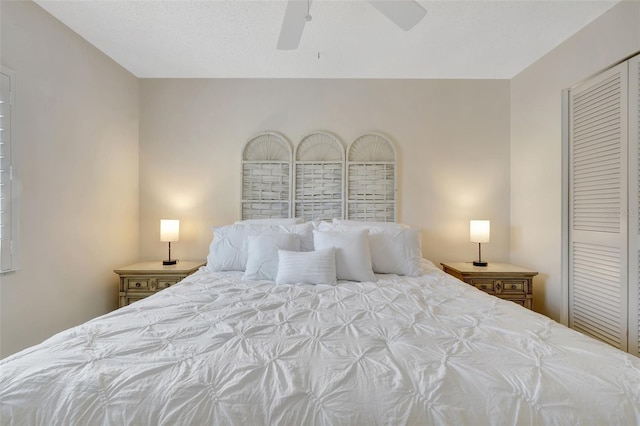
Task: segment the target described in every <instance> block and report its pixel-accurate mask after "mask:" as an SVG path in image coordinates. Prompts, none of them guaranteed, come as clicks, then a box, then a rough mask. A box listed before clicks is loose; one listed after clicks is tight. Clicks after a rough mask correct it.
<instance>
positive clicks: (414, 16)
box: [369, 0, 427, 31]
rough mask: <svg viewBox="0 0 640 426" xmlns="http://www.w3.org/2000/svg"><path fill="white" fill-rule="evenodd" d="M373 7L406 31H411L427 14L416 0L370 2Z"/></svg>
mask: <svg viewBox="0 0 640 426" xmlns="http://www.w3.org/2000/svg"><path fill="white" fill-rule="evenodd" d="M369 3H371V6H373V7H375V8H376V9H378V12H380V13H382V14H383V15H384V16H386V17H387V18H389V19H390V20H391V21H393V23H394V24H396V25H397V26H399V27H400V28H402V29H403V30H405V31H409V30H410V29H411V28H413V27H414V26H415V25H416V24H417V23H418V22H420V21H421V20H422V18H424V17H425V15H426V14H427V11H426V10H425V8H424V7H422V6H420V4H419V3H418V2H416V1H414V0H395V1H394V0H369Z"/></svg>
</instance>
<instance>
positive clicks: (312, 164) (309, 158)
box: [293, 131, 345, 220]
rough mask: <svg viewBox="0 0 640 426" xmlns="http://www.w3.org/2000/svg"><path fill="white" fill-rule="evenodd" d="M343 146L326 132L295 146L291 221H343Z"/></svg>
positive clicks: (307, 137) (314, 133) (303, 140)
mask: <svg viewBox="0 0 640 426" xmlns="http://www.w3.org/2000/svg"><path fill="white" fill-rule="evenodd" d="M344 160H345V152H344V145H343V144H342V142H340V140H339V139H338V138H337V137H336V136H335V135H333V134H331V133H329V132H322V131H319V132H313V133H309V134H308V135H306V136H304V137H303V138H302V140H300V143H299V144H298V145H297V146H296V151H295V166H294V188H295V189H294V205H293V212H294V216H295V217H300V218H303V219H305V220H314V219H325V220H326V219H331V218H334V217H338V218H342V217H344Z"/></svg>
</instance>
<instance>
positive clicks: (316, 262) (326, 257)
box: [276, 247, 336, 284]
mask: <svg viewBox="0 0 640 426" xmlns="http://www.w3.org/2000/svg"><path fill="white" fill-rule="evenodd" d="M276 283H277V284H297V283H304V284H335V283H336V255H335V249H334V248H333V247H331V248H327V249H324V250H317V251H308V252H295V251H287V250H278V274H277V275H276Z"/></svg>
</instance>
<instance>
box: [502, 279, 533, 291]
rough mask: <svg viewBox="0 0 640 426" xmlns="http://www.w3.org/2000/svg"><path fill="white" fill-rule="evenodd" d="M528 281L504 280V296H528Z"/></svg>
mask: <svg viewBox="0 0 640 426" xmlns="http://www.w3.org/2000/svg"><path fill="white" fill-rule="evenodd" d="M528 282H529V281H528V280H502V285H501V287H502V290H501V292H502V294H526V293H527V284H528Z"/></svg>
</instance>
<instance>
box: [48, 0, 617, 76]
mask: <svg viewBox="0 0 640 426" xmlns="http://www.w3.org/2000/svg"><path fill="white" fill-rule="evenodd" d="M419 2H420V4H421V5H422V6H423V7H425V8H426V9H427V16H426V17H425V19H423V20H422V21H421V22H420V23H419V24H418V25H417V26H416V27H414V28H413V29H412V30H411V31H409V32H404V31H402V30H401V29H399V28H398V27H396V26H395V25H394V24H393V23H392V22H390V21H389V20H387V18H385V17H384V16H383V15H382V14H381V13H379V12H378V11H377V10H376V9H375V8H373V7H372V6H371V5H370V4H368V3H367V2H366V1H362V0H360V1H338V0H330V1H329V0H315V1H313V2H312V3H311V15H312V16H313V20H312V21H311V22H310V23H308V24H307V25H306V27H305V30H304V33H303V35H302V40H301V42H300V47H299V49H298V50H294V51H279V50H276V43H277V41H278V35H279V33H280V26H281V23H282V18H283V15H284V11H285V8H286V2H284V1H241V0H235V1H188V0H182V1H167V0H155V1H149V0H147V1H141V0H137V1H122V0H117V1H94V0H83V1H66V0H54V1H51V0H47V1H43V0H36V3H37V4H39V5H40V6H41V7H43V8H44V9H45V10H47V11H48V12H49V13H51V14H52V15H53V16H55V17H56V18H58V19H59V20H60V21H62V22H63V23H64V24H66V25H67V26H69V27H70V28H71V29H73V30H74V31H76V32H77V33H78V34H80V36H82V37H83V38H85V39H86V40H87V41H89V42H90V43H91V44H93V45H94V46H96V47H97V48H98V49H100V50H102V51H103V52H104V53H106V54H107V55H108V56H110V57H111V58H113V59H114V60H115V61H116V62H118V63H119V64H121V65H122V66H123V67H125V68H126V69H128V70H129V71H130V72H132V73H133V74H135V75H136V76H138V77H142V78H198V77H201V78H206V77H216V78H498V79H501V78H511V77H513V76H514V75H516V74H518V73H519V72H520V71H522V70H523V69H524V68H526V67H527V66H528V65H530V64H531V63H532V62H534V61H535V60H537V59H538V58H540V57H541V56H543V55H544V54H545V53H547V52H549V51H550V50H551V49H553V48H554V47H555V46H557V45H558V44H560V43H561V42H562V41H564V40H565V39H567V38H568V37H570V36H571V35H572V34H575V33H576V32H577V31H578V30H580V29H581V28H582V27H584V26H585V25H587V24H588V23H589V22H591V21H593V20H594V19H595V18H597V17H598V16H600V15H601V14H602V13H604V12H605V11H606V10H608V9H609V8H611V7H612V6H613V5H615V4H616V3H617V0H616V1H595V0H590V1H576V0H553V1H538V0H536V1H519V0H513V1H486V0H474V1H454V0H449V1H446V0H445V1H423V0H420V1H419Z"/></svg>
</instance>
